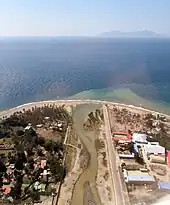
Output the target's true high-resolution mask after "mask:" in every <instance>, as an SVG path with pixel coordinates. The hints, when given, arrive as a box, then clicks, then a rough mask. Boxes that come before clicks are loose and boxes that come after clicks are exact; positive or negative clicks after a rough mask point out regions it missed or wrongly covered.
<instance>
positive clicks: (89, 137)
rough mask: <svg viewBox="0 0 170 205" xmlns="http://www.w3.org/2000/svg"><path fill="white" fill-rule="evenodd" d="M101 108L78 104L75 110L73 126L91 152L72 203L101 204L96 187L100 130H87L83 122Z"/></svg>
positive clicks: (74, 204) (77, 184)
mask: <svg viewBox="0 0 170 205" xmlns="http://www.w3.org/2000/svg"><path fill="white" fill-rule="evenodd" d="M99 108H101V105H88V104H85V105H77V106H76V107H75V108H74V112H73V126H74V129H75V131H76V132H77V134H78V136H79V138H80V140H81V141H82V143H83V144H84V146H85V148H86V149H87V152H88V153H89V163H88V167H87V168H86V169H85V170H84V172H83V173H82V174H81V176H80V178H79V179H78V181H77V182H76V184H75V188H74V191H73V197H72V205H88V204H89V201H90V204H93V205H100V204H101V201H100V196H99V194H98V190H97V187H96V176H97V150H96V146H95V140H96V139H97V136H98V132H97V130H94V131H88V132H87V131H85V130H84V127H83V124H84V122H85V120H86V118H87V116H88V114H89V113H90V112H92V111H95V110H96V109H99Z"/></svg>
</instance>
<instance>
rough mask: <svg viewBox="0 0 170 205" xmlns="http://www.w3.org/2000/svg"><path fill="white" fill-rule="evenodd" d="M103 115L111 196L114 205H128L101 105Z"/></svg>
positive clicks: (105, 110) (108, 124)
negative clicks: (111, 188)
mask: <svg viewBox="0 0 170 205" xmlns="http://www.w3.org/2000/svg"><path fill="white" fill-rule="evenodd" d="M103 114H104V121H105V132H106V141H107V148H108V150H107V151H108V157H109V167H110V175H111V179H112V185H113V189H114V190H113V191H114V193H113V194H114V196H115V205H128V204H129V202H127V201H125V198H124V193H123V188H122V184H121V179H120V175H119V172H118V164H117V152H116V148H115V147H114V145H113V142H112V135H111V129H110V123H109V115H108V111H107V106H106V105H103Z"/></svg>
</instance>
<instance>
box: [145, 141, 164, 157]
mask: <svg viewBox="0 0 170 205" xmlns="http://www.w3.org/2000/svg"><path fill="white" fill-rule="evenodd" d="M143 148H144V151H145V153H146V154H147V155H150V154H154V155H164V154H165V148H164V147H162V146H160V145H158V144H151V143H149V144H145V145H143Z"/></svg>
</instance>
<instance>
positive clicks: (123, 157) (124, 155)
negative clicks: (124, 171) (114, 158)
mask: <svg viewBox="0 0 170 205" xmlns="http://www.w3.org/2000/svg"><path fill="white" fill-rule="evenodd" d="M119 158H120V159H133V158H134V154H119Z"/></svg>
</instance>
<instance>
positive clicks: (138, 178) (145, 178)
mask: <svg viewBox="0 0 170 205" xmlns="http://www.w3.org/2000/svg"><path fill="white" fill-rule="evenodd" d="M127 180H128V181H141V182H142V181H144V182H145V181H146V182H150V181H151V182H154V181H155V180H154V178H153V177H152V176H128V177H127Z"/></svg>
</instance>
